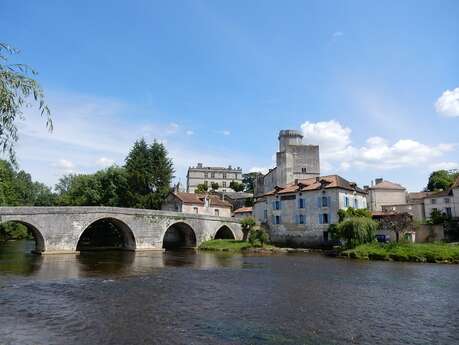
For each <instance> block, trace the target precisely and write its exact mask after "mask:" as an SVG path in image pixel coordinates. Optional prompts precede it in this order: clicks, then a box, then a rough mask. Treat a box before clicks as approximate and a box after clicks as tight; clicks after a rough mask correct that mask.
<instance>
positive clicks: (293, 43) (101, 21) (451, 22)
mask: <svg viewBox="0 0 459 345" xmlns="http://www.w3.org/2000/svg"><path fill="white" fill-rule="evenodd" d="M458 18H459V2H458V1H456V0H451V1H448V0H439V1H437V0H431V1H423V0H413V1H410V0H404V1H392V0H388V1H371V2H369V1H358V0H349V1H341V0H339V1H331V0H330V1H312V0H310V1H306V0H304V1H288V0H287V1H268V0H263V1H254V0H253V1H234V0H233V1H199V0H183V1H178V0H177V1H162V2H160V1H146V0H145V1H142V0H130V1H113V0H111V1H102V0H98V1H84V0H78V1H73V0H68V1H57V0H56V1H48V0H43V1H21V0H19V1H18V0H2V1H0V28H1V33H2V35H1V38H0V40H1V41H2V42H4V43H8V44H10V45H12V46H14V47H16V48H18V49H20V51H21V53H20V54H19V55H17V56H15V57H14V59H13V60H12V62H23V63H27V64H29V65H31V66H32V67H33V68H34V69H36V70H37V71H38V72H39V75H38V76H37V78H38V80H39V81H40V83H41V85H42V87H43V89H44V90H45V94H46V100H47V103H48V105H49V107H50V109H51V112H52V117H53V121H54V130H53V132H52V133H49V132H48V131H47V130H46V128H45V122H44V120H43V119H42V118H40V115H39V113H38V111H37V109H36V107H33V106H32V107H28V108H27V109H25V110H24V116H25V119H24V120H22V121H21V122H20V123H18V125H19V128H20V141H19V143H18V145H17V155H18V161H19V165H20V168H21V169H24V170H26V171H28V172H30V173H31V174H32V177H33V178H34V180H38V181H42V182H44V183H46V184H48V185H50V186H53V185H54V184H55V183H56V182H57V181H58V180H59V178H60V177H62V176H63V175H64V174H68V173H92V172H95V171H97V170H98V169H103V168H105V167H107V166H110V165H111V164H118V165H122V164H123V163H124V159H125V157H126V155H127V153H128V152H129V149H130V148H131V146H132V145H133V143H134V142H135V140H137V139H139V138H140V137H144V138H145V139H146V140H148V141H151V142H152V141H153V140H155V139H156V140H158V141H161V142H163V143H164V144H165V145H166V147H167V149H168V151H169V154H170V156H171V157H172V159H173V162H174V166H175V170H176V173H175V175H176V181H180V182H181V183H182V184H184V183H185V182H186V171H187V168H188V166H190V165H196V164H197V163H198V162H202V163H204V164H205V165H216V166H227V165H232V166H240V167H242V168H243V170H244V172H249V171H266V170H267V169H269V168H272V167H274V166H275V162H274V160H275V158H274V157H275V156H274V155H275V152H276V151H277V148H278V143H277V136H278V132H279V130H281V129H297V130H301V131H303V133H304V141H305V143H307V144H318V145H320V155H321V173H322V175H328V174H339V175H341V176H343V177H344V178H346V179H348V180H351V181H355V182H357V183H358V184H359V185H360V186H363V185H368V184H370V181H371V180H373V179H374V178H377V177H383V178H384V179H387V180H390V181H393V182H397V183H401V184H402V185H403V186H405V187H406V188H407V189H408V190H410V191H418V190H421V189H422V188H424V187H425V185H426V183H427V179H428V176H429V174H430V173H431V171H433V170H438V169H455V168H459V135H458V133H459V20H458Z"/></svg>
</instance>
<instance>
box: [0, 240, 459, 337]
mask: <svg viewBox="0 0 459 345" xmlns="http://www.w3.org/2000/svg"><path fill="white" fill-rule="evenodd" d="M32 246H33V243H29V242H25V241H19V242H9V243H7V244H6V245H2V246H0V344H2V345H4V344H33V345H39V344H40V345H41V344H46V345H49V344H59V345H66V344H88V345H89V344H91V345H93V344H171V345H174V344H212V345H214V344H222V345H229V344H231V345H232V344H295V345H296V344H321V345H327V344H372V345H376V344H418V345H419V344H426V345H427V344H451V345H453V344H459V267H458V266H457V265H451V266H449V265H436V264H416V263H406V264H405V263H390V262H363V261H349V260H344V259H333V258H326V257H323V256H321V255H314V254H288V255H274V256H273V255H272V256H243V255H231V254H221V253H220V254H219V253H203V252H199V253H196V252H190V251H189V252H165V253H162V252H143V253H142V252H139V253H132V252H92V253H83V254H80V255H48V256H34V255H31V254H24V253H23V251H24V250H26V249H28V248H32Z"/></svg>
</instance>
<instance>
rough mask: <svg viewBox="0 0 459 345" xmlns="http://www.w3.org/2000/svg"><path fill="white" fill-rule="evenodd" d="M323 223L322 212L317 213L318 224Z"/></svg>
mask: <svg viewBox="0 0 459 345" xmlns="http://www.w3.org/2000/svg"><path fill="white" fill-rule="evenodd" d="M322 223H323V217H322V213H321V214H319V224H322Z"/></svg>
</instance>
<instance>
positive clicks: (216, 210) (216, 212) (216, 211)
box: [214, 208, 220, 216]
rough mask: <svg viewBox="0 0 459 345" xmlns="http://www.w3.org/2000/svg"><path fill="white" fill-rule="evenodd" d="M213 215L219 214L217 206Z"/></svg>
mask: <svg viewBox="0 0 459 345" xmlns="http://www.w3.org/2000/svg"><path fill="white" fill-rule="evenodd" d="M214 215H216V216H219V215H220V210H219V209H218V208H216V209H215V210H214Z"/></svg>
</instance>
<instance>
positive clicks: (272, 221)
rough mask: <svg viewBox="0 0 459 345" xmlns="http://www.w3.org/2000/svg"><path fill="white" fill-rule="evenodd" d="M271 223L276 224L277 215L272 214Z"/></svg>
mask: <svg viewBox="0 0 459 345" xmlns="http://www.w3.org/2000/svg"><path fill="white" fill-rule="evenodd" d="M271 223H272V224H276V216H274V215H273V216H271Z"/></svg>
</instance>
